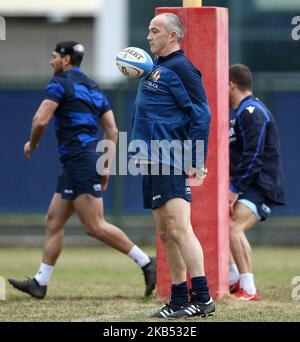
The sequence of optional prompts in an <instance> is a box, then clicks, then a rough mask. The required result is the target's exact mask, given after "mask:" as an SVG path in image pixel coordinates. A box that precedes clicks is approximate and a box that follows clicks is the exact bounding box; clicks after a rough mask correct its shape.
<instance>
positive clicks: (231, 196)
mask: <svg viewBox="0 0 300 342" xmlns="http://www.w3.org/2000/svg"><path fill="white" fill-rule="evenodd" d="M238 198H239V195H238V194H236V193H235V192H231V191H230V192H229V208H230V216H232V215H233V208H234V205H235V204H236V202H237V200H238Z"/></svg>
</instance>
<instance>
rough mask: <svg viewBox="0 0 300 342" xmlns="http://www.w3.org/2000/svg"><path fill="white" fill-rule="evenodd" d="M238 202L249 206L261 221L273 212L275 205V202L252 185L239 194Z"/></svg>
mask: <svg viewBox="0 0 300 342" xmlns="http://www.w3.org/2000/svg"><path fill="white" fill-rule="evenodd" d="M238 202H239V203H242V204H244V205H245V206H246V207H248V208H249V209H250V210H251V211H252V212H253V213H254V215H255V216H256V217H257V218H258V220H260V221H264V220H265V219H266V218H267V217H268V216H269V215H270V214H271V212H272V209H273V207H274V205H275V203H274V202H272V201H270V200H268V199H267V198H266V197H264V196H263V195H262V194H261V193H260V192H259V191H257V190H256V189H253V188H251V187H249V188H248V189H247V190H246V191H245V192H244V193H243V194H241V195H239V198H238Z"/></svg>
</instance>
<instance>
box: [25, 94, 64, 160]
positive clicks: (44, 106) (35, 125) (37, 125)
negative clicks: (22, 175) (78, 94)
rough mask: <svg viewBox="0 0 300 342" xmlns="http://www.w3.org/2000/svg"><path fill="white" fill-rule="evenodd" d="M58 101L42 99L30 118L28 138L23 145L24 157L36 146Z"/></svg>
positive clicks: (28, 155)
mask: <svg viewBox="0 0 300 342" xmlns="http://www.w3.org/2000/svg"><path fill="white" fill-rule="evenodd" d="M57 107H58V103H57V102H55V101H51V100H44V101H43V102H42V103H41V105H40V107H39V109H38V110H37V112H36V114H35V115H34V117H33V120H32V128H31V136H30V140H29V141H28V142H27V143H26V144H25V146H24V157H25V159H28V158H30V155H31V153H32V152H33V151H34V150H35V149H36V148H37V146H38V144H39V141H40V139H41V137H42V136H43V134H44V132H45V130H46V128H47V126H48V123H49V121H50V119H51V118H52V115H53V114H54V112H55V110H56V108H57Z"/></svg>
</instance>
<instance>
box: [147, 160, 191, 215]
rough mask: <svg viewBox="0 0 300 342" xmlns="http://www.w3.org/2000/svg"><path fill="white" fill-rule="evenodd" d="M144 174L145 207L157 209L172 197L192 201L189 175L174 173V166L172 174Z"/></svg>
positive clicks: (171, 170)
mask: <svg viewBox="0 0 300 342" xmlns="http://www.w3.org/2000/svg"><path fill="white" fill-rule="evenodd" d="M146 167H148V170H149V175H144V176H143V197H144V208H145V209H156V208H159V207H160V206H162V205H163V204H164V203H166V202H167V201H168V200H170V199H172V198H183V199H185V200H186V201H188V202H191V201H192V192H191V187H190V186H189V179H188V176H187V175H186V174H185V173H184V172H182V175H176V174H174V168H173V167H170V175H163V174H162V172H161V167H160V172H159V174H158V175H151V174H150V169H151V167H150V166H146Z"/></svg>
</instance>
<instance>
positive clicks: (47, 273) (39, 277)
mask: <svg viewBox="0 0 300 342" xmlns="http://www.w3.org/2000/svg"><path fill="white" fill-rule="evenodd" d="M53 269H54V266H50V265H46V264H44V263H41V265H40V268H39V270H38V272H37V274H36V275H35V276H34V278H35V279H36V281H37V282H38V283H39V284H40V285H41V286H47V285H48V283H49V280H50V277H51V274H52V272H53Z"/></svg>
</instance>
